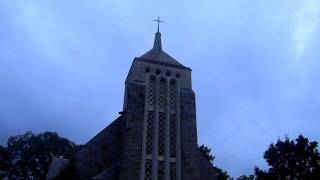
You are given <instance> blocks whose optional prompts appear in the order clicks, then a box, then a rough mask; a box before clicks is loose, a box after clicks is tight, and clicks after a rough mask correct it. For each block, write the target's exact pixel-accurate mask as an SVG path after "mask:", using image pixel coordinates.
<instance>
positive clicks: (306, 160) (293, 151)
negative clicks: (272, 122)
mask: <svg viewBox="0 0 320 180" xmlns="http://www.w3.org/2000/svg"><path fill="white" fill-rule="evenodd" d="M317 146H318V144H317V142H315V141H313V142H309V140H308V139H307V138H305V137H303V136H302V135H300V136H299V137H298V138H297V139H296V140H295V141H294V140H290V139H289V138H285V140H284V141H282V140H280V139H278V141H277V143H276V144H273V143H272V144H271V145H270V146H269V148H268V149H267V151H265V153H264V156H263V157H264V159H266V161H267V163H268V164H269V166H270V168H269V169H268V171H262V170H260V169H259V168H257V167H256V168H255V175H256V177H257V179H262V180H263V179H299V180H300V179H312V180H313V179H320V155H319V152H318V150H317Z"/></svg>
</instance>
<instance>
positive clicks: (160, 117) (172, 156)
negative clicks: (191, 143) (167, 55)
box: [143, 72, 178, 180]
mask: <svg viewBox="0 0 320 180" xmlns="http://www.w3.org/2000/svg"><path fill="white" fill-rule="evenodd" d="M147 73H149V72H147ZM150 74H151V73H150ZM159 76H161V75H160V74H158V75H149V76H148V83H147V87H146V89H147V91H146V95H147V96H146V97H147V99H146V108H145V109H146V111H145V113H146V116H145V118H146V119H145V134H144V138H145V141H144V142H145V154H144V155H143V156H144V164H145V166H144V169H145V170H144V178H143V179H144V180H149V179H150V178H151V179H152V180H176V179H177V166H176V164H177V128H178V126H177V122H178V120H177V116H178V115H177V91H178V86H177V81H176V80H175V79H171V78H170V77H169V76H167V77H166V78H165V77H161V78H160V77H159ZM166 166H167V167H166Z"/></svg>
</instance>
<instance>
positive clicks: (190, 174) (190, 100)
mask: <svg viewBox="0 0 320 180" xmlns="http://www.w3.org/2000/svg"><path fill="white" fill-rule="evenodd" d="M180 106H181V107H180V108H181V138H182V141H181V143H182V144H181V146H182V179H183V180H215V179H216V175H215V171H214V170H213V168H212V167H211V165H210V163H209V162H208V161H207V160H206V159H205V158H204V157H203V156H202V154H201V153H200V151H199V148H198V142H197V125H196V104H195V94H194V92H193V91H192V90H190V89H182V90H181V95H180Z"/></svg>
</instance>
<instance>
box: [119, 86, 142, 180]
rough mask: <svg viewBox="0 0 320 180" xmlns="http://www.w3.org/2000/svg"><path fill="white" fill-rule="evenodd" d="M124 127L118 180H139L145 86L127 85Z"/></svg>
mask: <svg viewBox="0 0 320 180" xmlns="http://www.w3.org/2000/svg"><path fill="white" fill-rule="evenodd" d="M127 86H128V88H127V89H128V92H127V95H128V97H127V98H128V99H127V109H126V112H125V114H126V127H125V129H124V132H123V151H122V157H121V159H122V161H121V173H120V178H119V179H120V180H129V179H130V180H139V179H140V170H141V155H142V141H143V121H144V118H143V117H144V101H145V85H141V84H133V83H131V84H128V85H127Z"/></svg>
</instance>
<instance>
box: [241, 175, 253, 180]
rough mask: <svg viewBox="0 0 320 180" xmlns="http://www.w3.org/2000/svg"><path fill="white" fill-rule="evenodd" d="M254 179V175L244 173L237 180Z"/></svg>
mask: <svg viewBox="0 0 320 180" xmlns="http://www.w3.org/2000/svg"><path fill="white" fill-rule="evenodd" d="M254 179H255V177H254V175H250V176H246V175H242V176H240V177H238V178H237V180H254Z"/></svg>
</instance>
